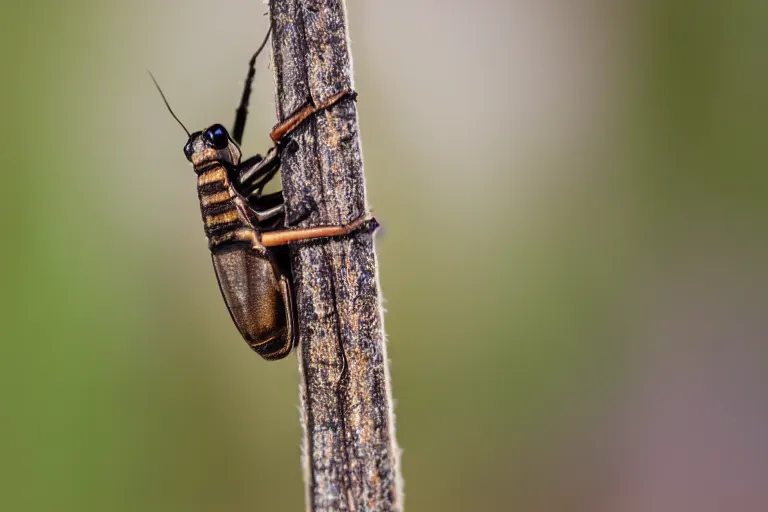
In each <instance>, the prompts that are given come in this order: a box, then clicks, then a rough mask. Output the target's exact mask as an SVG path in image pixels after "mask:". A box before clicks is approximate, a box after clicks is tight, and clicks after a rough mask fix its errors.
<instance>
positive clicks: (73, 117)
mask: <svg viewBox="0 0 768 512" xmlns="http://www.w3.org/2000/svg"><path fill="white" fill-rule="evenodd" d="M348 9H349V17H350V31H351V39H352V49H353V56H354V59H355V72H356V74H355V77H356V89H357V90H358V91H359V93H360V99H359V103H358V105H359V113H360V122H361V131H362V136H363V146H364V150H365V153H364V154H365V162H366V175H367V184H368V197H369V201H370V203H371V205H372V207H373V208H374V211H375V213H376V216H377V217H378V218H379V220H380V221H381V222H382V223H383V226H384V227H383V229H382V231H381V232H380V233H379V235H378V238H377V250H378V254H379V260H380V263H381V275H380V277H381V286H382V290H383V293H384V296H385V297H386V299H387V302H386V308H387V310H388V313H387V315H386V330H387V333H388V337H389V356H390V358H391V360H392V379H393V387H394V393H395V397H396V415H397V432H398V440H399V442H400V445H401V446H402V448H403V450H404V452H403V458H402V469H403V473H404V478H405V493H406V506H407V508H408V510H414V511H474V510H510V511H511V510H526V511H556V510H557V511H560V510H569V511H571V510H579V511H581V510H584V511H591V512H594V511H598V512H599V511H605V512H615V511H627V512H635V511H637V512H641V511H642V512H644V511H676V512H679V511H688V510H691V511H697V512H700V511H710V510H711V511H722V510H739V511H752V510H754V511H762V510H767V509H768V442H766V437H765V433H766V432H767V431H768V406H766V401H765V390H766V385H767V384H768V357H766V344H765V340H766V337H767V336H766V334H768V320H766V318H765V317H766V306H768V297H767V295H768V294H767V293H766V290H768V287H767V286H766V285H768V272H766V270H768V269H766V264H765V261H766V256H768V255H767V254H766V252H768V251H766V244H765V241H766V223H765V220H766V209H767V207H766V201H765V197H766V192H768V179H767V178H766V165H765V162H766V147H767V146H768V144H766V142H767V141H766V119H768V66H767V65H766V62H767V61H766V53H765V52H766V48H768V3H766V2H764V1H758V0H755V1H749V0H734V1H731V2H693V1H687V0H672V1H657V0H652V1H648V2H631V1H625V2H609V1H607V0H575V1H571V2H564V1H562V2H533V1H522V0H506V1H505V0H483V1H479V2H469V3H468V2H459V1H456V0H449V1H447V2H445V1H442V2H438V1H437V0H409V1H407V0H394V1H391V2H381V3H374V2H362V1H357V0H349V2H348ZM265 11H266V7H265V6H264V5H263V4H261V3H260V2H257V1H245V0H232V1H226V2H210V1H208V2H204V1H201V0H186V1H182V0H173V1H168V2H150V1H147V0H140V1H136V2H115V1H106V2H96V1H85V0H74V1H70V2H45V1H34V0H32V1H28V2H8V1H3V3H2V9H1V10H0V42H1V43H2V44H0V55H2V64H3V66H2V77H3V80H2V82H0V105H2V110H1V112H2V122H0V147H1V148H2V152H3V154H4V155H5V156H4V159H3V162H2V164H1V165H0V168H1V169H2V184H3V185H2V190H3V194H2V197H3V199H2V202H1V203H0V204H1V208H2V219H3V222H2V225H3V236H2V240H3V241H2V246H3V250H2V252H0V258H2V274H0V276H1V279H2V280H1V281H0V283H1V284H2V292H3V293H2V296H1V299H0V300H2V304H1V307H0V312H1V313H0V314H1V315H2V317H1V320H2V322H1V323H0V325H1V326H2V327H1V329H2V330H1V331H0V332H2V343H1V344H0V351H1V352H0V397H1V398H2V408H1V409H0V460H1V461H2V462H0V509H2V510H14V511H43V510H52V509H55V510H62V511H64V510H89V511H90V510H110V511H136V510H147V511H160V510H162V511H169V510H171V511H172V510H185V511H211V510H227V511H246V510H279V511H283V510H285V511H291V510H302V509H303V497H304V492H303V484H302V476H301V470H300V464H299V446H300V428H299V425H298V391H297V369H296V363H295V358H294V356H291V357H290V358H289V359H287V360H284V361H282V362H279V363H272V364H268V363H266V362H264V361H262V360H261V359H259V358H258V357H257V356H256V355H255V354H253V353H252V352H251V351H250V350H249V349H248V348H247V346H246V345H245V344H244V343H243V342H242V340H241V339H239V337H238V335H237V333H236V331H235V329H234V327H233V326H232V324H231V322H230V319H229V315H228V314H227V312H226V309H225V307H224V304H223V302H222V301H221V298H220V296H219V292H218V289H217V285H216V281H215V278H214V275H213V271H212V268H211V264H210V259H209V256H208V251H207V248H206V242H205V239H204V236H203V230H202V229H201V222H200V217H199V207H198V200H197V197H196V192H195V180H194V175H193V173H192V171H191V169H190V168H189V165H188V164H187V162H186V161H185V159H184V157H183V155H182V147H183V144H184V142H185V136H184V134H183V133H182V131H181V129H180V128H179V127H178V126H177V125H176V124H175V122H174V121H173V119H172V118H171V117H170V116H169V115H168V113H167V112H166V111H165V109H164V107H163V105H162V102H161V100H160V98H159V96H158V94H157V92H156V91H155V90H154V88H153V86H152V83H151V81H150V80H149V77H148V76H147V74H146V69H147V68H149V69H151V70H152V71H153V72H154V73H155V75H156V76H157V78H158V80H159V81H160V83H161V84H162V85H163V87H164V89H165V91H166V94H167V95H168V97H169V100H170V101H171V103H172V105H173V106H174V108H175V110H176V112H177V113H178V115H179V117H180V118H181V119H182V120H183V121H184V122H185V123H186V124H187V125H188V126H189V127H190V129H201V128H203V127H205V126H207V125H209V124H211V123H214V122H222V123H225V124H229V123H231V121H232V118H233V112H234V108H235V106H236V104H237V101H238V99H239V95H240V91H241V87H242V81H243V78H244V74H245V71H246V63H247V60H248V58H249V57H250V55H251V53H252V52H253V50H254V49H255V47H256V46H257V45H258V43H259V42H260V41H261V38H262V37H263V35H264V32H265V30H266V27H267V19H266V18H265V17H263V16H262V14H263V13H264V12H265ZM272 81H273V79H272V72H271V69H269V68H268V59H263V60H262V61H261V62H260V64H259V70H258V74H257V78H256V90H255V91H254V96H253V98H252V110H251V111H252V117H251V121H250V125H249V127H248V129H247V131H246V140H245V143H244V152H245V153H246V154H252V153H256V152H263V151H264V150H265V149H266V148H267V147H268V138H267V133H268V130H269V129H270V128H271V126H272V125H273V124H274V122H275V115H274V106H273V85H272Z"/></svg>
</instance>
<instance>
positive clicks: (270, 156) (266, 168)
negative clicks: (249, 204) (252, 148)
mask: <svg viewBox="0 0 768 512" xmlns="http://www.w3.org/2000/svg"><path fill="white" fill-rule="evenodd" d="M279 170H280V156H279V155H278V153H277V148H272V149H270V150H269V151H268V152H267V156H265V157H264V158H261V156H260V155H256V156H253V157H251V158H249V159H248V160H245V161H244V162H243V163H241V164H240V165H239V166H238V176H237V181H238V184H239V186H238V188H239V191H240V193H241V194H242V195H244V196H246V197H248V196H250V195H253V194H254V193H256V192H258V193H261V191H262V190H263V189H264V186H265V185H266V184H267V183H268V182H269V181H270V180H271V179H272V178H274V177H275V174H277V171H279Z"/></svg>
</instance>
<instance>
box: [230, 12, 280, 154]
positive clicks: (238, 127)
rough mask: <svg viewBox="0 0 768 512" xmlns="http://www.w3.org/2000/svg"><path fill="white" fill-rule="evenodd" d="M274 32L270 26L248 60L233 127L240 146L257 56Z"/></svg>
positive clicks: (233, 134) (233, 136) (233, 132)
mask: <svg viewBox="0 0 768 512" xmlns="http://www.w3.org/2000/svg"><path fill="white" fill-rule="evenodd" d="M271 32H272V25H270V26H269V30H267V35H266V36H264V41H263V42H262V43H261V46H259V49H258V50H256V53H254V54H253V57H251V60H250V61H249V62H248V74H247V75H246V77H245V86H244V87H243V97H242V98H241V100H240V106H238V107H237V111H236V114H235V123H234V126H233V127H232V140H234V141H235V142H236V143H237V145H238V146H240V145H242V143H243V132H244V131H245V121H246V119H247V118H248V102H249V101H250V99H251V88H252V86H253V77H254V76H256V57H258V56H259V54H260V53H261V50H263V49H264V46H266V44H267V40H268V39H269V34H270V33H271Z"/></svg>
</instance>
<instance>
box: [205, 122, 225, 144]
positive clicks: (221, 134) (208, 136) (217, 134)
mask: <svg viewBox="0 0 768 512" xmlns="http://www.w3.org/2000/svg"><path fill="white" fill-rule="evenodd" d="M203 137H205V140H206V141H207V142H208V143H209V144H210V145H211V146H213V147H214V148H216V149H224V148H225V147H227V144H228V143H229V134H227V130H226V129H225V128H224V127H223V126H221V125H220V124H215V125H213V126H211V127H210V128H208V129H207V130H205V133H204V134H203Z"/></svg>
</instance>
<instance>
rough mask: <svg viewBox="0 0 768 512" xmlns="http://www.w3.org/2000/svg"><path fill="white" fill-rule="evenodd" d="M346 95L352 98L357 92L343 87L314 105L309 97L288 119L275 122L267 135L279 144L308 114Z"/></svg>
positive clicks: (322, 108)
mask: <svg viewBox="0 0 768 512" xmlns="http://www.w3.org/2000/svg"><path fill="white" fill-rule="evenodd" d="M347 95H349V96H351V97H352V98H353V99H354V98H355V97H357V93H355V91H353V90H352V89H344V90H343V91H341V92H338V93H336V94H334V95H333V96H331V97H330V98H328V99H327V100H325V101H323V102H322V103H320V104H318V105H315V103H314V102H313V101H312V100H311V99H310V100H309V102H307V103H306V104H304V106H302V107H301V108H299V109H298V110H297V111H296V112H294V113H293V114H292V115H290V116H289V117H288V119H286V120H285V121H283V122H282V123H279V124H277V125H276V126H275V127H274V128H273V129H272V133H270V134H269V136H270V137H271V138H272V140H273V141H274V142H275V144H279V143H280V141H281V140H282V139H283V137H285V136H286V135H288V134H289V133H291V132H292V131H293V130H295V129H296V128H297V127H298V126H299V125H300V124H301V123H303V122H304V121H306V120H307V119H308V118H309V116H311V115H312V114H314V113H315V112H319V111H321V110H325V109H327V108H330V107H332V106H334V105H335V104H336V103H337V102H338V101H339V100H341V99H342V98H344V97H346V96H347Z"/></svg>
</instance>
